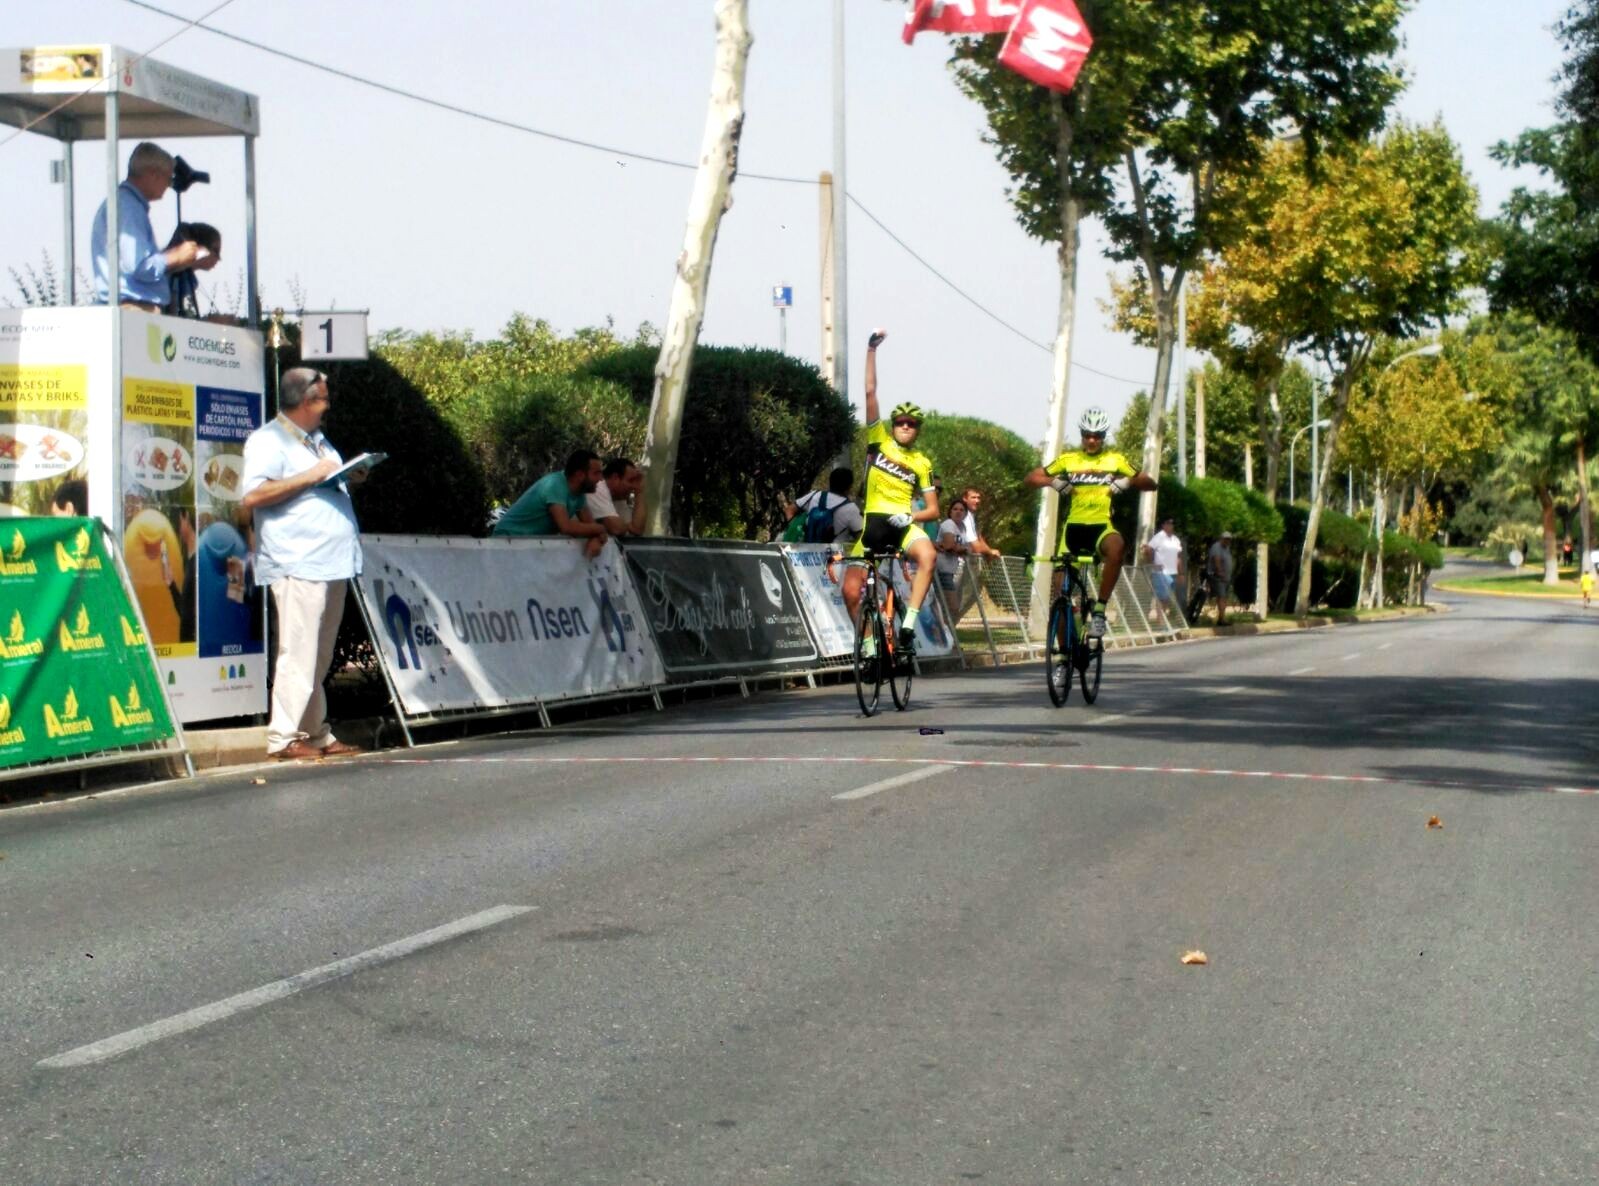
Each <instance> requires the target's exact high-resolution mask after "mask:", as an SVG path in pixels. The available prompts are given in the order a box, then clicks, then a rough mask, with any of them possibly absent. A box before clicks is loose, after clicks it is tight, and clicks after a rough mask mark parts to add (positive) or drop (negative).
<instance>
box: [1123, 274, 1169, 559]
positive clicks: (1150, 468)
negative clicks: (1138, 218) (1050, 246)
mask: <svg viewBox="0 0 1599 1186" xmlns="http://www.w3.org/2000/svg"><path fill="white" fill-rule="evenodd" d="M1151 286H1152V287H1153V288H1154V289H1156V290H1159V289H1160V288H1161V285H1160V284H1159V283H1158V282H1154V281H1152V282H1151ZM1176 293H1177V289H1176V287H1175V286H1173V287H1172V288H1169V289H1167V290H1166V291H1165V292H1164V293H1163V294H1162V295H1161V296H1160V298H1159V299H1158V300H1156V302H1155V385H1154V387H1153V388H1151V390H1150V393H1149V420H1148V421H1147V422H1146V423H1145V425H1144V461H1143V464H1142V465H1141V466H1139V468H1140V469H1142V470H1143V471H1144V472H1145V473H1146V474H1148V475H1149V476H1150V477H1152V478H1159V477H1160V462H1161V454H1162V451H1163V450H1164V449H1165V447H1166V441H1165V437H1166V398H1167V396H1168V395H1169V393H1170V392H1169V389H1170V387H1171V370H1172V355H1173V353H1174V352H1175V351H1176V349H1177V311H1176V308H1175V306H1176V303H1177V302H1176ZM1157 497H1158V493H1157V492H1156V491H1154V490H1146V491H1144V492H1143V493H1142V494H1140V495H1139V496H1138V538H1137V539H1136V540H1134V541H1133V546H1134V547H1135V548H1136V547H1137V546H1138V545H1139V544H1141V543H1142V542H1143V541H1144V540H1146V539H1148V538H1149V537H1150V536H1151V535H1153V534H1154V529H1155V500H1156V498H1157Z"/></svg>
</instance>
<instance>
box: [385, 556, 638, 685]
mask: <svg viewBox="0 0 1599 1186" xmlns="http://www.w3.org/2000/svg"><path fill="white" fill-rule="evenodd" d="M361 548H362V551H363V553H364V557H365V570H366V571H365V572H364V573H363V574H362V576H361V579H360V581H359V592H360V596H361V600H362V602H363V604H364V605H365V606H366V609H367V613H368V615H369V617H370V619H371V621H372V623H373V625H374V628H375V630H376V633H377V637H375V638H374V639H373V645H374V646H375V647H376V649H377V651H378V654H379V657H380V658H381V660H382V662H383V665H384V667H385V668H386V669H387V670H388V673H389V677H390V679H391V680H392V681H393V683H394V687H395V690H396V691H397V692H398V693H399V697H400V703H401V705H402V706H403V708H404V710H405V713H406V715H407V716H424V715H427V714H430V713H435V712H442V711H446V710H452V709H474V708H503V707H507V706H509V705H513V704H532V703H535V702H538V701H552V700H561V699H565V698H570V697H576V696H593V695H599V694H602V693H606V692H619V691H625V690H628V689H632V688H647V687H650V686H652V685H654V684H659V683H662V682H664V681H665V678H666V673H665V670H664V669H663V667H662V664H661V657H660V653H659V652H658V651H657V650H656V647H655V643H654V641H653V639H652V638H651V637H650V633H649V631H648V630H647V629H646V627H645V623H644V618H643V616H642V615H641V613H640V612H639V600H638V595H637V593H636V592H635V590H634V588H633V582H632V579H631V577H630V576H629V574H628V567H627V563H626V561H625V560H624V559H623V557H622V554H621V552H620V551H619V550H618V548H617V546H616V544H615V543H614V542H607V543H606V545H605V550H604V551H602V552H601V553H600V554H599V556H598V557H596V558H595V559H593V560H590V559H588V558H586V557H585V556H584V554H583V552H584V545H583V542H582V541H580V540H572V539H565V538H553V539H469V538H456V537H423V536H396V535H363V536H362V537H361Z"/></svg>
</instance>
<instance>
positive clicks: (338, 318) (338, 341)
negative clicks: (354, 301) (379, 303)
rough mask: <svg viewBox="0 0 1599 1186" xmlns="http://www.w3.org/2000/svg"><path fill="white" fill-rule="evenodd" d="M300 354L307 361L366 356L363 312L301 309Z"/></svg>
mask: <svg viewBox="0 0 1599 1186" xmlns="http://www.w3.org/2000/svg"><path fill="white" fill-rule="evenodd" d="M300 357H301V358H303V359H304V360H305V361H307V362H311V361H313V360H337V359H351V358H366V357H367V348H366V314H365V313H313V312H311V311H310V310H305V311H303V312H301V314H300Z"/></svg>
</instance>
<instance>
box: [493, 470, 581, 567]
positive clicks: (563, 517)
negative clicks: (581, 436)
mask: <svg viewBox="0 0 1599 1186" xmlns="http://www.w3.org/2000/svg"><path fill="white" fill-rule="evenodd" d="M602 469H603V466H602V464H601V462H600V457H599V454H597V453H592V452H590V451H589V450H588V449H578V450H577V451H576V452H574V453H573V454H572V455H571V456H570V457H568V458H567V459H566V468H565V469H564V470H563V471H562V472H560V473H548V474H545V475H544V476H543V477H542V478H540V479H539V480H538V481H537V482H534V483H533V485H531V486H529V487H528V488H527V491H526V492H525V493H524V494H523V495H522V497H521V498H519V499H517V500H516V502H514V503H512V504H511V509H510V510H508V511H506V512H505V514H503V515H501V516H500V521H499V522H498V523H496V524H495V525H494V531H493V534H494V535H502V536H529V535H570V536H573V537H574V538H576V539H587V540H588V547H587V548H586V549H585V551H586V554H587V555H588V556H590V557H593V556H598V555H599V554H600V549H601V548H603V547H604V546H605V540H606V538H607V535H608V533H607V532H606V530H605V525H604V524H602V523H596V522H595V521H594V516H593V515H591V514H589V509H588V505H587V502H588V496H589V495H590V494H593V493H594V488H595V487H596V486H598V485H599V482H600V476H601V471H602Z"/></svg>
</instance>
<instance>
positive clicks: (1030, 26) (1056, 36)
mask: <svg viewBox="0 0 1599 1186" xmlns="http://www.w3.org/2000/svg"><path fill="white" fill-rule="evenodd" d="M1093 44H1094V38H1093V35H1092V34H1091V33H1089V31H1088V26H1087V25H1086V24H1084V23H1083V16H1082V13H1080V12H1078V11H1077V5H1075V4H1074V3H1072V0H1022V8H1021V12H1020V14H1018V15H1017V17H1016V23H1015V24H1014V25H1012V26H1011V29H1010V35H1009V36H1008V37H1006V38H1005V44H1004V45H1003V46H1002V47H1001V48H1000V51H999V61H1000V64H1001V65H1002V66H1008V67H1010V68H1011V69H1012V70H1014V71H1016V73H1018V74H1020V75H1021V76H1022V77H1023V78H1027V79H1031V80H1032V81H1033V82H1036V83H1038V85H1039V86H1044V87H1048V88H1049V89H1050V90H1052V91H1063V92H1064V91H1069V90H1071V89H1072V84H1073V83H1075V82H1076V81H1077V72H1078V71H1080V70H1081V69H1082V68H1083V62H1084V60H1085V59H1087V57H1088V51H1089V48H1090V47H1091V46H1092V45H1093Z"/></svg>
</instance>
